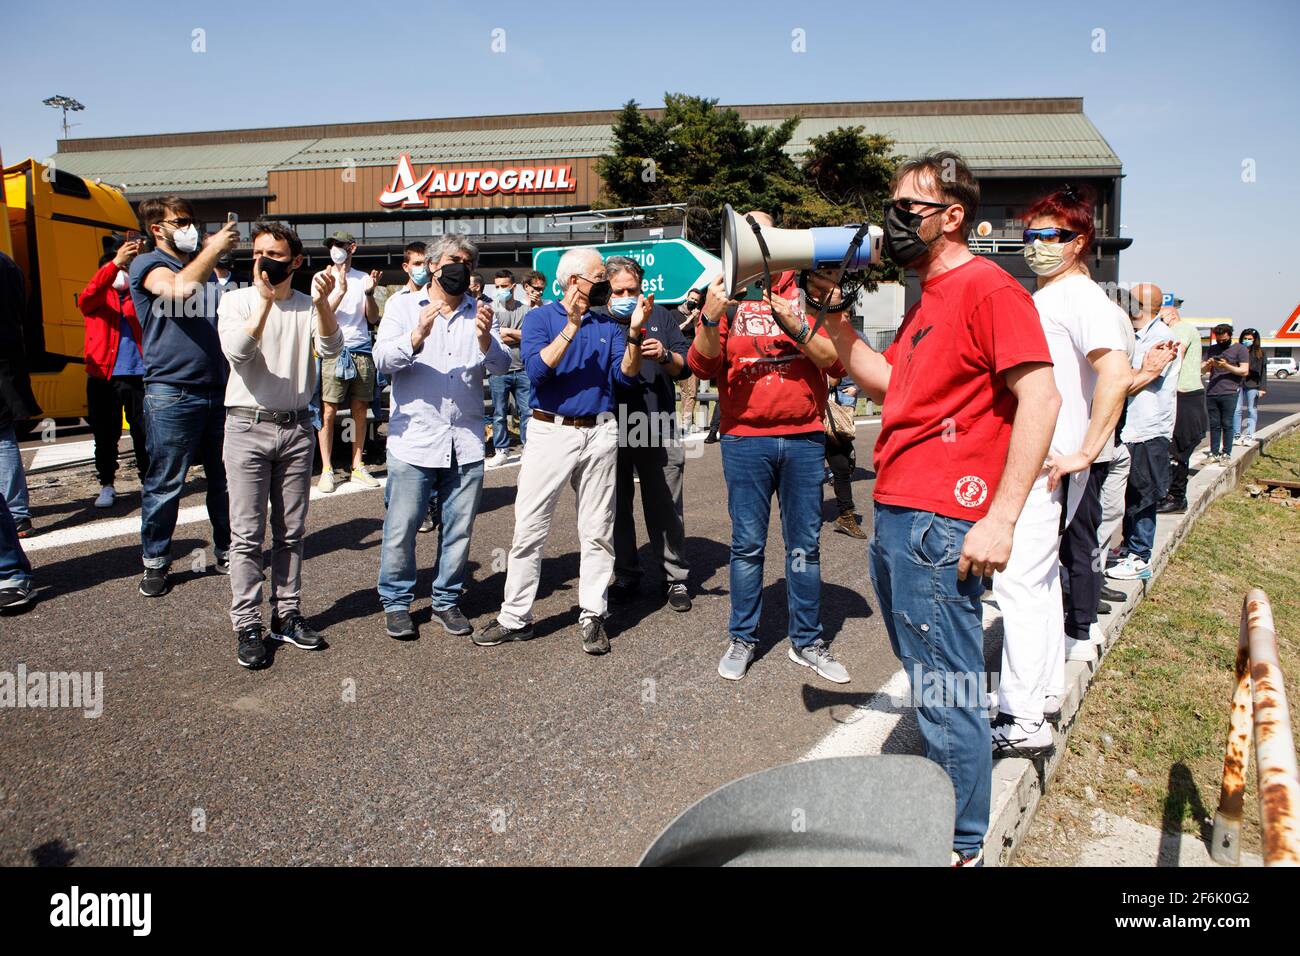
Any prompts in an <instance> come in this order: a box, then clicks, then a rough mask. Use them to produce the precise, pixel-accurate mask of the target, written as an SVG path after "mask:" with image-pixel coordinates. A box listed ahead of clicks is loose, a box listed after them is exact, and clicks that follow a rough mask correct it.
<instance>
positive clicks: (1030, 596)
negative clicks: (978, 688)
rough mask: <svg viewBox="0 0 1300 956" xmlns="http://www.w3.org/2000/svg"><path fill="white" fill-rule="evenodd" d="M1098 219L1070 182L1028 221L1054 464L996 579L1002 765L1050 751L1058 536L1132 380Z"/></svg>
mask: <svg viewBox="0 0 1300 956" xmlns="http://www.w3.org/2000/svg"><path fill="white" fill-rule="evenodd" d="M1093 217H1094V211H1093V203H1092V200H1091V197H1089V196H1087V195H1084V194H1083V193H1082V191H1081V190H1079V191H1076V190H1074V189H1072V188H1071V187H1069V186H1066V187H1063V188H1062V189H1060V190H1058V191H1056V192H1054V193H1052V194H1051V195H1049V196H1047V197H1045V198H1043V199H1041V200H1039V201H1038V202H1037V203H1035V204H1034V206H1033V207H1032V208H1031V209H1030V210H1029V213H1028V215H1027V216H1026V219H1025V221H1026V222H1027V223H1028V225H1029V228H1028V229H1026V230H1025V235H1024V238H1025V250H1024V253H1025V260H1026V261H1027V262H1028V263H1029V267H1030V268H1031V269H1032V270H1033V271H1034V273H1035V274H1036V275H1037V276H1038V290H1037V291H1036V292H1035V293H1034V305H1035V306H1036V307H1037V308H1038V313H1039V317H1040V318H1041V319H1042V323H1043V331H1044V332H1045V333H1046V335H1047V345H1048V348H1049V349H1050V351H1051V353H1052V372H1053V374H1054V376H1055V378H1056V387H1057V390H1058V391H1059V392H1060V393H1061V411H1060V414H1059V415H1058V416H1057V420H1056V430H1055V432H1054V433H1053V436H1052V444H1051V450H1050V452H1049V454H1048V458H1047V460H1046V462H1044V464H1043V470H1042V472H1041V473H1040V474H1039V476H1038V479H1037V480H1036V481H1035V482H1034V486H1033V488H1032V489H1031V490H1030V492H1029V497H1028V499H1027V500H1026V501H1025V507H1024V509H1023V510H1022V511H1021V512H1020V519H1019V520H1018V521H1017V522H1016V530H1015V536H1014V537H1013V539H1012V545H1011V558H1010V561H1009V562H1008V564H1007V568H1006V570H1005V571H1002V572H999V573H998V574H995V575H994V576H993V594H994V597H995V598H996V600H997V602H998V608H999V609H1000V610H1001V611H1002V623H1003V631H1004V637H1003V642H1002V675H1001V680H1000V681H999V685H998V717H997V720H995V721H994V724H993V754H994V757H995V758H996V757H1011V756H1015V757H1030V758H1034V757H1041V756H1045V755H1047V754H1048V753H1050V752H1051V750H1052V747H1053V739H1052V729H1051V726H1050V725H1049V722H1048V720H1047V719H1046V718H1047V716H1049V715H1046V714H1045V707H1044V703H1045V699H1046V698H1047V696H1048V694H1049V693H1052V694H1054V695H1055V696H1057V697H1058V698H1059V696H1060V694H1061V693H1062V692H1063V690H1064V684H1065V656H1066V647H1065V641H1066V637H1065V623H1064V611H1063V606H1062V596H1061V564H1060V558H1059V550H1060V543H1061V532H1062V530H1063V529H1064V528H1065V527H1066V525H1067V524H1068V523H1069V521H1070V520H1071V519H1072V518H1073V516H1074V512H1075V509H1076V508H1077V507H1078V504H1079V501H1080V499H1081V498H1082V496H1083V493H1084V491H1085V489H1086V487H1087V485H1088V478H1089V472H1090V469H1091V466H1092V463H1093V461H1094V460H1095V459H1096V458H1097V456H1098V454H1100V453H1101V451H1102V449H1103V448H1104V447H1105V445H1106V443H1107V442H1109V441H1112V438H1113V435H1114V433H1115V425H1116V422H1118V420H1119V416H1120V412H1121V411H1122V410H1123V407H1124V399H1125V397H1126V396H1127V393H1128V387H1129V383H1130V382H1131V381H1132V372H1131V371H1130V369H1129V361H1128V354H1127V351H1126V349H1125V341H1124V337H1123V331H1122V321H1121V320H1124V315H1123V313H1122V312H1121V311H1120V309H1119V307H1118V306H1116V305H1115V303H1113V302H1112V301H1111V300H1110V299H1108V298H1107V297H1106V293H1105V292H1103V291H1102V289H1101V287H1100V286H1098V285H1097V283H1096V282H1094V281H1092V279H1091V277H1090V276H1089V273H1088V267H1087V257H1088V253H1089V251H1090V249H1091V248H1092V242H1093V237H1094V232H1095V229H1094V225H1093V221H1094V219H1093ZM1058 709H1059V705H1058Z"/></svg>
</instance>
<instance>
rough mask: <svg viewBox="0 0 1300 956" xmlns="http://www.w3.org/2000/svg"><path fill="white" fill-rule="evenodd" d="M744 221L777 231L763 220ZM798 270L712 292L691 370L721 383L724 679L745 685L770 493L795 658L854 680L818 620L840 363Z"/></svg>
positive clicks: (757, 215) (758, 216) (830, 676)
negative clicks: (741, 292)
mask: <svg viewBox="0 0 1300 956" xmlns="http://www.w3.org/2000/svg"><path fill="white" fill-rule="evenodd" d="M749 216H750V217H751V218H752V219H753V220H754V221H756V222H757V223H758V224H759V225H760V226H762V227H767V228H771V226H772V218H771V217H770V216H768V215H767V214H766V213H761V212H752V213H750V214H749ZM796 278H797V277H796V275H795V273H793V272H785V273H781V274H780V275H778V276H776V277H775V278H774V280H773V283H772V289H771V290H770V291H769V292H768V293H767V298H765V299H764V300H762V301H745V302H740V303H738V304H736V305H735V307H734V309H729V308H728V302H727V296H726V293H725V292H724V290H723V286H722V279H721V278H718V279H717V280H716V281H715V282H714V283H713V285H711V286H710V287H709V292H708V296H707V297H706V299H705V302H704V309H703V314H702V315H701V316H700V320H699V322H698V323H697V324H696V331H695V341H694V343H693V344H692V345H691V350H690V352H689V353H688V355H687V362H688V364H689V365H690V368H691V371H692V372H694V373H695V374H696V375H697V376H699V377H700V378H712V379H716V380H717V382H718V401H719V404H720V406H721V408H722V419H721V426H720V427H721V432H722V469H723V475H724V476H725V479H726V482H727V510H728V512H729V513H730V515H731V620H730V622H729V624H728V628H727V629H728V632H729V637H730V641H729V643H728V646H727V649H726V651H725V652H724V653H723V655H722V660H721V661H720V662H719V664H718V676H720V677H723V678H725V679H727V680H740V679H741V678H742V677H744V676H745V671H746V670H747V669H748V667H749V662H750V661H751V660H752V659H753V656H754V647H755V644H756V642H757V640H758V620H759V615H760V613H761V611H762V606H763V556H764V551H765V550H766V548H767V526H768V519H769V516H770V514H771V510H772V495H773V493H775V494H776V498H777V501H778V503H779V504H780V506H781V535H782V537H783V538H784V539H785V546H786V555H785V588H786V600H787V601H788V605H789V621H790V623H789V636H790V644H791V648H790V651H789V657H790V660H792V661H794V662H795V663H796V664H799V665H801V666H804V667H811V668H812V669H813V670H814V671H816V672H817V673H818V674H820V675H821V676H822V677H824V678H826V679H827V680H830V681H834V682H835V683H837V684H844V683H847V682H848V680H849V674H848V671H847V670H846V669H845V667H844V665H843V664H841V663H840V662H839V661H837V660H835V658H834V657H832V656H831V652H830V648H829V647H828V646H827V641H826V640H825V638H823V637H822V625H821V589H822V574H821V555H820V551H819V547H818V543H819V538H820V535H821V525H822V517H821V514H822V476H823V474H824V469H825V464H824V461H825V456H826V432H825V427H824V426H823V424H822V409H824V408H825V407H826V376H827V375H831V376H833V377H835V378H839V377H841V376H843V375H844V368H843V366H841V365H840V363H839V360H838V359H837V358H836V357H835V345H834V343H832V342H831V340H830V338H829V337H828V336H827V334H826V332H825V330H822V331H821V332H820V333H819V334H817V335H813V334H812V329H811V328H810V327H809V323H808V321H807V318H806V316H805V315H804V309H803V304H802V298H803V297H802V294H801V291H800V289H799V286H798V285H797V283H796Z"/></svg>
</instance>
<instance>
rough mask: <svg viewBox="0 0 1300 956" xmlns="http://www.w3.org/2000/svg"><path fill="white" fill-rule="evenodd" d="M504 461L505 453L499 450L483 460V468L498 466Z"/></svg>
mask: <svg viewBox="0 0 1300 956" xmlns="http://www.w3.org/2000/svg"><path fill="white" fill-rule="evenodd" d="M505 463H506V453H505V452H503V451H499V452H496V453H494V454H493V455H492V456H491V457H490V458H488V459H487V460H486V461H484V462H483V467H484V468H500V467H501V466H502V465H504V464H505Z"/></svg>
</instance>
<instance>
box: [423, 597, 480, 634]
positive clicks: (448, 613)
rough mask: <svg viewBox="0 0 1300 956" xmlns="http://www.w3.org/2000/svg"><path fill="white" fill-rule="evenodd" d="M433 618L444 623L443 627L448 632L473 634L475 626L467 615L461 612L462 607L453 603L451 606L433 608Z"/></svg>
mask: <svg viewBox="0 0 1300 956" xmlns="http://www.w3.org/2000/svg"><path fill="white" fill-rule="evenodd" d="M433 619H434V620H435V621H437V622H438V623H439V624H441V625H442V629H443V630H444V631H446V632H447V633H448V634H455V635H456V636H458V637H460V636H463V635H465V634H473V633H474V628H473V626H472V625H471V624H470V623H469V621H468V620H466V619H465V615H464V614H462V613H461V612H460V608H458V607H456V605H454V604H453V605H452V606H451V607H449V608H445V609H441V610H440V609H439V608H436V607H435V608H433Z"/></svg>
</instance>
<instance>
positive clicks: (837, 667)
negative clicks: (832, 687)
mask: <svg viewBox="0 0 1300 956" xmlns="http://www.w3.org/2000/svg"><path fill="white" fill-rule="evenodd" d="M790 660H792V661H794V662H795V663H796V664H802V665H803V666H804V667H811V668H812V669H813V670H815V671H816V672H817V673H818V674H820V675H821V676H822V677H825V678H826V679H827V680H828V681H831V682H832V683H835V684H847V683H848V682H849V672H848V671H847V670H846V669H845V667H844V665H843V664H841V663H840V662H839V661H837V660H836V659H835V658H834V657H832V656H831V649H830V648H829V647H827V646H826V642H825V641H823V640H821V639H820V638H819V639H818V640H815V641H813V642H812V643H811V644H809V645H808V646H807V647H805V648H803V649H802V650H795V649H794V648H793V647H792V648H790Z"/></svg>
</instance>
